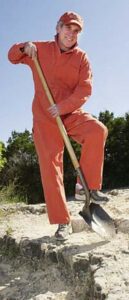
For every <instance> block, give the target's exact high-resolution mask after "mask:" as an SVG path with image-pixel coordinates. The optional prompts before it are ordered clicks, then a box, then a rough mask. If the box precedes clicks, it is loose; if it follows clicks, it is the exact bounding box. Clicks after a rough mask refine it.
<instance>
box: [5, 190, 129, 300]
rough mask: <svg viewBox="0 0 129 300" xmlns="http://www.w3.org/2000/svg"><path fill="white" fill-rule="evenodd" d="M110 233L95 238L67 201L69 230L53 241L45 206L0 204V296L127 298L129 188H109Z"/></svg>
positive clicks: (25, 299)
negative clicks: (113, 231)
mask: <svg viewBox="0 0 129 300" xmlns="http://www.w3.org/2000/svg"><path fill="white" fill-rule="evenodd" d="M110 196H111V201H110V203H109V204H107V205H106V207H105V209H106V211H107V212H108V213H109V214H110V215H111V217H112V218H113V219H114V223H115V226H116V227H117V234H116V235H115V236H112V237H111V236H107V237H104V236H103V237H100V236H99V235H98V234H96V233H95V232H93V231H92V230H91V229H90V228H89V227H88V225H86V224H85V223H84V222H83V219H82V218H81V217H80V216H79V215H78V211H79V210H80V208H81V207H82V205H83V204H82V203H80V202H76V201H69V202H68V206H69V209H70V211H71V216H72V229H73V234H72V235H70V237H69V239H68V240H67V241H65V242H64V243H60V242H57V241H56V239H55V237H54V233H55V230H56V228H57V226H56V225H49V222H48V218H47V214H46V207H45V205H44V204H41V205H29V206H28V205H24V204H17V205H16V204H12V205H11V204H10V205H9V204H1V205H0V300H46V299H49V300H54V299H55V300H58V299H60V300H97V299H98V300H103V299H108V300H120V299H121V300H127V299H129V267H128V266H129V189H124V190H114V191H110Z"/></svg>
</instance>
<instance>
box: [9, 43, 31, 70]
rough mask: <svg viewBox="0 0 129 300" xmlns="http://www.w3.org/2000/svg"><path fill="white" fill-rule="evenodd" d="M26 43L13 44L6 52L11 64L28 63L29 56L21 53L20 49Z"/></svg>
mask: <svg viewBox="0 0 129 300" xmlns="http://www.w3.org/2000/svg"><path fill="white" fill-rule="evenodd" d="M25 44H26V43H19V44H15V45H13V46H12V47H11V48H10V50H9V52H8V59H9V61H10V62H11V63H13V64H19V63H23V64H27V65H29V62H30V57H28V55H26V54H25V53H23V52H22V51H21V49H22V48H23V47H24V46H25Z"/></svg>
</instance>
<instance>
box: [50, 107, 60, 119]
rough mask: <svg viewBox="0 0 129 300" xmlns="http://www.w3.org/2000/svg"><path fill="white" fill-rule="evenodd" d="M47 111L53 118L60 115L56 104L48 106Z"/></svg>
mask: <svg viewBox="0 0 129 300" xmlns="http://www.w3.org/2000/svg"><path fill="white" fill-rule="evenodd" d="M48 111H49V113H50V115H51V116H52V117H53V118H56V117H58V116H59V115H60V112H59V108H58V106H57V105H56V104H53V105H52V106H50V107H49V108H48Z"/></svg>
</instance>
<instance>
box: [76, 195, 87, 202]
mask: <svg viewBox="0 0 129 300" xmlns="http://www.w3.org/2000/svg"><path fill="white" fill-rule="evenodd" d="M75 200H81V201H85V200H86V197H85V195H78V194H75Z"/></svg>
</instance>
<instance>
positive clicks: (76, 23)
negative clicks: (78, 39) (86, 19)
mask: <svg viewBox="0 0 129 300" xmlns="http://www.w3.org/2000/svg"><path fill="white" fill-rule="evenodd" d="M68 24H75V25H78V26H79V28H80V30H82V26H81V25H80V23H79V22H78V21H74V20H71V21H69V22H66V23H65V25H68Z"/></svg>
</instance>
